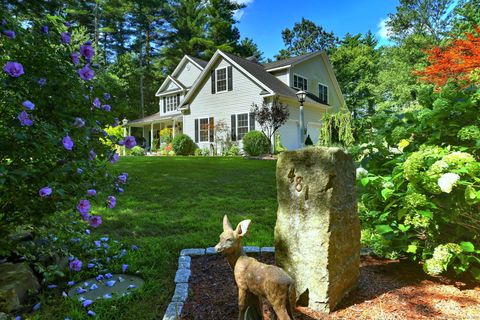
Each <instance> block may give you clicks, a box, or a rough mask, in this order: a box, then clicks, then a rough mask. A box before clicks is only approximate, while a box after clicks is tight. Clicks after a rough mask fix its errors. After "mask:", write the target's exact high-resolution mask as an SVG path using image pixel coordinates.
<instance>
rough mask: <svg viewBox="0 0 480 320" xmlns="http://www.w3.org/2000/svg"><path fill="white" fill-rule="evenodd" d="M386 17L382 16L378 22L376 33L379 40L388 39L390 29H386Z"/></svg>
mask: <svg viewBox="0 0 480 320" xmlns="http://www.w3.org/2000/svg"><path fill="white" fill-rule="evenodd" d="M387 22H388V18H384V19H382V20H380V22H379V23H378V25H377V26H378V31H377V34H378V35H379V36H380V38H381V40H388V38H389V36H390V30H389V29H388V26H387Z"/></svg>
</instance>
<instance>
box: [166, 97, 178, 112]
mask: <svg viewBox="0 0 480 320" xmlns="http://www.w3.org/2000/svg"><path fill="white" fill-rule="evenodd" d="M179 104H180V95H179V94H176V95H172V96H166V97H163V113H167V112H172V111H175V110H177V107H178V105H179Z"/></svg>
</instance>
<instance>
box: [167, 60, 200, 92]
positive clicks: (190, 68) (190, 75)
mask: <svg viewBox="0 0 480 320" xmlns="http://www.w3.org/2000/svg"><path fill="white" fill-rule="evenodd" d="M200 73H202V69H200V68H199V67H198V66H197V65H196V64H195V63H193V62H192V61H190V60H189V59H186V60H185V62H184V63H183V65H181V66H180V68H178V70H176V72H174V73H173V74H172V76H174V77H175V79H177V80H178V81H180V82H181V83H182V84H183V85H184V86H185V87H187V88H190V87H191V86H192V85H193V83H194V82H195V81H196V80H197V78H198V77H199V76H200Z"/></svg>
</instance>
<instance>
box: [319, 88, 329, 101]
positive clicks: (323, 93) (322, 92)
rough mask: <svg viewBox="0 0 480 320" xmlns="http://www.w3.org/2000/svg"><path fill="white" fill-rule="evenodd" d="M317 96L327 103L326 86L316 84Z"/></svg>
mask: <svg viewBox="0 0 480 320" xmlns="http://www.w3.org/2000/svg"><path fill="white" fill-rule="evenodd" d="M318 98H320V102H321V103H324V104H328V87H327V86H326V85H323V84H321V83H319V84H318Z"/></svg>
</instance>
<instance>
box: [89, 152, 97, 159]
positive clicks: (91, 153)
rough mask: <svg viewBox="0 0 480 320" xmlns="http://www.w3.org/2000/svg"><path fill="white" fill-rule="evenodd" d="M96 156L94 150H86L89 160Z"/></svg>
mask: <svg viewBox="0 0 480 320" xmlns="http://www.w3.org/2000/svg"><path fill="white" fill-rule="evenodd" d="M96 157H97V154H96V153H95V151H93V150H90V151H89V152H88V159H90V160H95V158H96Z"/></svg>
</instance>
